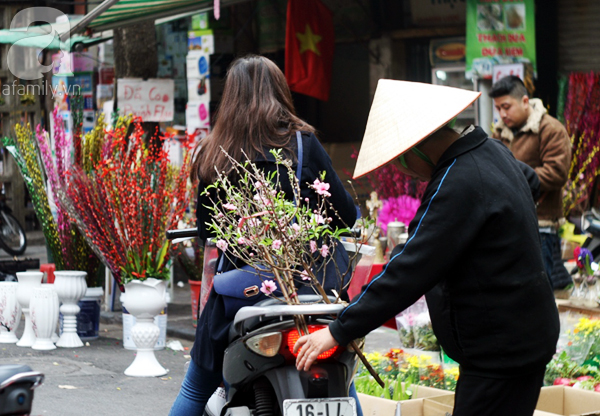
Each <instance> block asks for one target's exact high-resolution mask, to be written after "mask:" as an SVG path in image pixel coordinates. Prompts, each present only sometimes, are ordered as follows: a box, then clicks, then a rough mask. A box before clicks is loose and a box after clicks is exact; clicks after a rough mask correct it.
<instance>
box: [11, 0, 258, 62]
mask: <svg viewBox="0 0 600 416" xmlns="http://www.w3.org/2000/svg"><path fill="white" fill-rule="evenodd" d="M246 1H248V0H221V7H226V6H230V5H233V4H236V3H243V2H246ZM115 2H116V4H115ZM213 4H214V0H105V1H104V2H103V3H102V4H100V5H99V6H98V7H96V8H95V9H93V10H91V11H90V12H89V13H88V14H87V15H85V16H84V17H80V18H78V19H74V20H71V21H70V22H68V23H52V24H46V25H40V26H29V27H28V28H22V29H4V30H0V43H7V44H11V45H12V44H17V45H19V46H27V47H32V48H39V49H63V50H68V51H76V50H81V49H83V48H86V47H88V46H92V45H95V44H97V43H100V42H104V41H107V40H109V39H112V37H113V31H112V29H115V28H118V27H123V26H127V25H131V24H134V23H139V22H143V21H147V20H154V21H155V24H157V25H160V24H163V23H167V22H170V21H173V20H176V19H180V18H183V17H186V16H191V15H192V14H196V13H200V12H203V11H208V10H212V8H213ZM84 32H85V33H86V35H83V34H82V33H84ZM69 34H71V35H70V37H69ZM40 35H42V36H40ZM61 38H62V39H65V40H64V41H61V40H60V39H61Z"/></svg>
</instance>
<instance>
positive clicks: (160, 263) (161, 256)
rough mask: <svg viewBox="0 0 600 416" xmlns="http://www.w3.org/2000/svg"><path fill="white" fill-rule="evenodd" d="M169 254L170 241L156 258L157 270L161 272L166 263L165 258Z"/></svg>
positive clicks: (166, 242)
mask: <svg viewBox="0 0 600 416" xmlns="http://www.w3.org/2000/svg"><path fill="white" fill-rule="evenodd" d="M168 252H169V241H165V243H164V244H163V246H162V248H161V249H160V251H159V252H158V254H157V256H156V269H157V270H160V269H161V268H162V266H163V263H164V261H165V257H166V256H167V253H168Z"/></svg>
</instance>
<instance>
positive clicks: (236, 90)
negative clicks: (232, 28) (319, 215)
mask: <svg viewBox="0 0 600 416" xmlns="http://www.w3.org/2000/svg"><path fill="white" fill-rule="evenodd" d="M297 132H301V140H302V142H301V145H302V149H303V155H304V156H303V158H302V160H303V163H302V166H301V177H300V188H301V189H300V191H301V192H300V193H301V199H302V200H305V199H306V200H307V201H308V204H309V206H310V207H316V203H317V201H316V197H315V193H314V191H312V190H311V189H309V188H308V184H309V183H313V182H314V180H315V179H317V178H319V177H320V176H319V175H320V173H321V172H325V177H326V178H327V181H328V182H329V184H330V188H329V191H330V193H331V194H332V198H331V201H332V203H333V205H334V207H333V208H334V210H335V211H336V213H333V212H332V215H330V216H331V218H332V219H333V221H332V222H331V224H330V225H331V226H332V227H333V228H335V227H346V226H352V225H353V224H354V222H355V220H356V213H357V211H356V207H355V205H354V201H353V199H352V197H351V196H350V195H349V194H348V192H347V191H346V190H345V189H344V186H343V184H342V182H341V180H340V179H339V177H338V176H337V174H336V173H335V171H334V169H333V166H332V165H331V159H330V158H329V156H328V155H327V153H326V152H325V150H324V149H323V147H322V146H321V144H320V143H319V141H318V139H317V138H316V136H315V134H314V133H315V129H314V128H313V127H312V126H311V125H309V124H308V123H306V122H305V121H303V120H301V119H300V118H299V117H298V116H296V112H295V110H294V105H293V102H292V95H291V93H290V90H289V88H288V85H287V83H286V80H285V76H284V75H283V73H282V72H281V70H280V69H279V68H278V67H277V65H275V64H274V63H273V62H272V61H270V60H269V59H267V58H265V57H262V56H254V55H251V56H247V57H244V58H240V59H237V60H236V61H234V62H233V64H232V65H231V67H230V68H229V70H228V73H227V78H226V81H225V87H224V90H223V97H222V99H221V103H220V106H219V110H218V112H217V114H216V123H215V125H214V128H213V131H212V132H211V134H210V135H209V136H207V137H206V138H205V139H204V140H202V141H201V142H200V143H199V145H198V147H197V152H196V156H195V158H194V162H193V169H192V172H193V175H194V176H195V178H196V179H198V182H199V186H198V192H199V193H198V203H197V207H196V217H197V226H198V234H199V238H201V239H202V240H206V239H207V238H211V237H213V236H212V235H211V234H210V230H209V229H208V227H207V225H206V223H208V222H210V215H211V213H210V211H209V210H208V209H207V208H206V207H205V206H206V205H210V204H211V203H212V202H211V200H212V201H218V200H223V199H222V198H219V196H218V195H204V194H203V192H204V190H205V189H206V187H207V186H208V185H209V184H211V183H213V182H214V180H215V179H216V175H217V171H218V172H225V173H226V174H228V175H230V177H233V178H234V177H235V173H234V172H232V165H231V162H230V161H229V159H228V158H227V156H226V155H225V153H223V150H224V151H225V152H227V153H228V154H229V155H230V156H232V157H233V158H234V159H235V160H237V161H243V160H245V159H246V156H247V158H248V159H249V160H251V161H253V163H255V164H256V165H257V166H258V167H259V168H260V169H262V170H264V171H265V172H274V171H276V170H277V169H278V166H277V164H276V163H275V160H274V157H273V155H272V154H270V153H269V150H271V149H282V151H283V153H284V154H285V155H286V156H287V157H288V158H289V159H291V160H292V161H293V166H292V168H293V169H294V171H296V168H297V164H298V157H297V151H298V149H297V148H298V147H299V146H298V143H297V140H296V137H297V136H296V133H297ZM245 155H246V156H245ZM234 180H235V178H234ZM280 186H281V190H282V191H284V192H285V194H286V198H288V199H289V200H292V199H293V192H292V186H291V184H290V183H289V180H288V176H287V174H282V175H280ZM210 192H213V193H214V189H211V190H210ZM336 253H339V255H340V256H341V257H340V258H339V259H336V262H346V266H347V264H348V256H347V254H346V253H345V251H344V250H343V248H341V246H340V249H339V250H336ZM221 256H222V257H223V262H222V265H223V266H222V267H221V271H228V270H232V269H234V268H236V267H241V266H243V263H242V262H241V260H240V259H235V258H234V259H231V260H230V259H229V258H228V257H226V256H223V254H221ZM338 266H339V270H345V267H344V265H343V264H338ZM329 269H330V270H332V271H334V272H335V270H334V268H329ZM329 274H330V273H329V271H327V272H326V276H325V289H326V290H332V289H336V290H338V291H340V280H341V279H340V278H339V276H334V275H332V276H331V278H330V276H329ZM298 293H299V294H301V289H299V290H298ZM230 325H231V317H228V316H226V313H225V306H224V300H223V298H222V297H221V296H220V295H218V294H217V293H216V292H215V291H214V289H212V290H211V293H210V295H209V298H208V301H207V302H206V305H205V306H204V310H203V311H202V314H201V315H200V317H199V319H198V327H197V328H196V342H195V343H194V347H193V348H192V352H191V356H192V361H191V362H190V367H189V370H188V373H187V374H186V376H185V379H184V381H183V383H182V386H181V391H180V392H179V395H178V396H177V399H176V400H175V403H174V404H173V407H172V409H171V413H170V414H171V415H186V416H187V415H202V414H203V412H204V408H205V406H206V403H207V401H208V399H209V398H210V396H211V394H212V393H213V392H214V391H215V390H216V388H217V387H218V386H219V385H220V384H221V382H222V381H223V378H222V364H223V353H224V351H225V348H226V347H227V345H228V334H229V327H230ZM351 390H352V391H351V393H353V395H354V396H355V391H354V388H353V386H352V389H351ZM357 404H358V402H357ZM359 408H360V407H359Z"/></svg>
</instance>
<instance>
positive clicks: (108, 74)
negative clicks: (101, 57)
mask: <svg viewBox="0 0 600 416" xmlns="http://www.w3.org/2000/svg"><path fill="white" fill-rule="evenodd" d="M114 83H115V67H114V66H103V67H100V68H98V84H102V85H112V84H114Z"/></svg>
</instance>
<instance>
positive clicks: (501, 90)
mask: <svg viewBox="0 0 600 416" xmlns="http://www.w3.org/2000/svg"><path fill="white" fill-rule="evenodd" d="M488 95H489V96H490V97H491V98H498V97H502V96H505V95H510V96H511V97H514V98H523V97H524V96H528V97H529V93H528V92H527V88H525V84H523V81H522V80H521V78H519V77H517V76H516V75H508V76H506V77H504V78H501V79H500V80H498V81H496V83H495V84H494V85H492V89H491V90H490V92H489V94H488Z"/></svg>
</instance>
